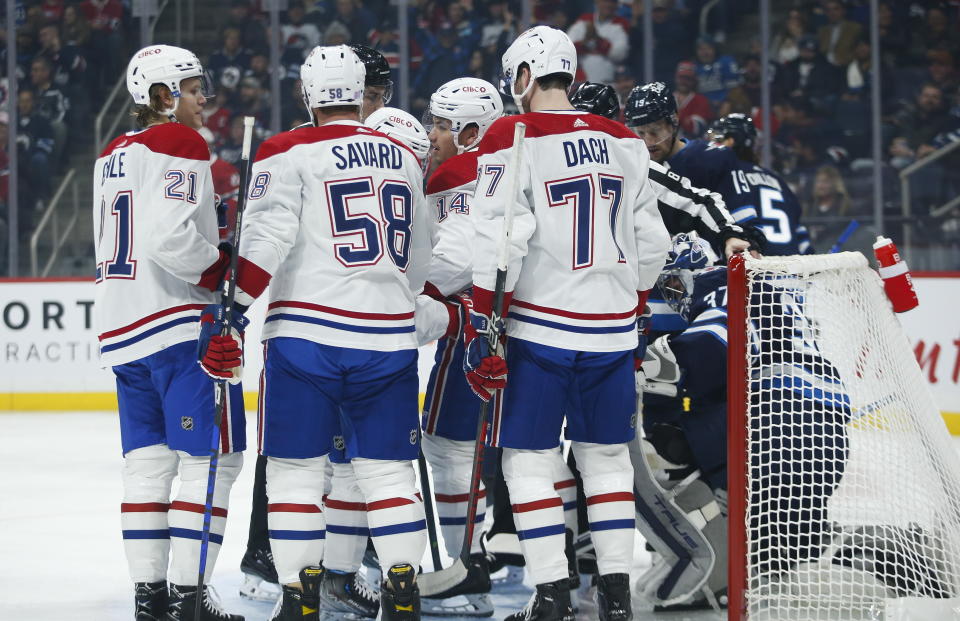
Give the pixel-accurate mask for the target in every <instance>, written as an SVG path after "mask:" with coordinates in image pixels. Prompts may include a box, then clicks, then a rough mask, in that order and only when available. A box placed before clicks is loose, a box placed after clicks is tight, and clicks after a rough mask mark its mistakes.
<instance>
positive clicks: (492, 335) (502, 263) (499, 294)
mask: <svg viewBox="0 0 960 621" xmlns="http://www.w3.org/2000/svg"><path fill="white" fill-rule="evenodd" d="M526 131H527V126H526V125H524V124H523V123H517V124H516V125H515V126H514V128H513V152H512V153H511V154H510V173H511V174H510V179H509V184H510V185H509V186H507V187H508V189H507V204H506V205H505V214H504V218H503V230H502V232H501V235H500V246H499V248H498V249H497V280H496V285H495V286H494V291H493V310H492V311H491V312H490V330H489V333H488V334H487V346H488V347H489V350H490V351H492V352H497V354H498V355H499V354H501V353H502V349H501V347H500V333H499V328H498V326H499V325H500V322H501V317H500V310H501V307H502V306H503V297H504V291H505V289H506V286H507V267H508V264H509V259H510V236H511V235H512V234H513V201H514V200H516V197H517V186H518V184H519V181H520V180H519V178H518V177H519V175H520V172H519V171H520V153H521V151H522V150H523V137H524V135H525V134H526ZM498 394H499V392H498V393H495V394H494V396H493V399H496V398H497V396H498ZM491 400H492V399H491ZM489 418H490V401H484V402H483V404H482V405H481V406H480V416H479V417H478V418H477V436H476V441H475V442H474V445H473V472H472V473H471V475H470V496H469V499H468V501H467V522H466V524H465V525H464V528H463V545H462V547H461V548H460V557H459V558H458V559H456V560H455V561H454V563H453V565H451V566H450V567H447V568H446V569H441V570H440V571H434V572H432V573H429V574H423V575H421V576H419V577H418V578H417V584H419V585H420V595H422V596H424V597H430V596H431V595H436V594H437V593H442V592H443V591H446V590H448V589H450V588H452V587H454V586H456V585H457V584H459V583H460V582H462V581H463V580H464V579H465V578H466V577H467V564H468V563H469V562H470V543H471V541H472V540H473V531H474V529H475V528H476V521H477V501H478V499H479V496H480V478H481V475H482V474H483V452H484V448H485V447H486V443H487V427H488V426H489Z"/></svg>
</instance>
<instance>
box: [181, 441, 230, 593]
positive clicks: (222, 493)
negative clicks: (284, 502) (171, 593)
mask: <svg viewBox="0 0 960 621" xmlns="http://www.w3.org/2000/svg"><path fill="white" fill-rule="evenodd" d="M178 454H179V456H180V489H179V490H177V495H176V497H175V498H174V500H173V502H172V503H170V512H169V514H168V518H169V521H170V582H171V583H173V584H195V583H196V580H197V568H198V567H199V566H200V539H201V536H202V533H203V509H204V505H205V503H206V500H207V479H208V477H209V474H210V458H209V457H193V456H192V455H188V454H186V453H184V452H179V451H178ZM242 466H243V453H225V454H223V455H220V457H219V462H218V464H217V481H216V486H215V487H214V492H213V515H212V516H211V519H210V540H209V547H208V548H207V564H206V568H205V571H204V580H209V579H210V574H211V573H212V572H213V568H214V566H215V565H216V564H217V553H218V552H219V551H220V545H221V544H222V543H223V531H224V530H225V529H226V526H227V505H228V504H229V500H230V489H231V488H232V487H233V482H234V481H236V480H237V476H238V475H239V474H240V468H241V467H242Z"/></svg>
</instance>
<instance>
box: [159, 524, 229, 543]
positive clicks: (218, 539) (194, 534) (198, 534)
mask: <svg viewBox="0 0 960 621" xmlns="http://www.w3.org/2000/svg"><path fill="white" fill-rule="evenodd" d="M170 536H171V537H179V538H180V539H194V540H196V541H200V540H201V539H203V531H201V530H193V529H192V528H173V527H171V528H170ZM210 543H215V544H217V545H221V544H223V535H218V534H217V533H214V532H211V533H210Z"/></svg>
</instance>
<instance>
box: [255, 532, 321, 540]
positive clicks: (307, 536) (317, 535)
mask: <svg viewBox="0 0 960 621" xmlns="http://www.w3.org/2000/svg"><path fill="white" fill-rule="evenodd" d="M268 532H269V534H270V538H271V539H278V540H283V541H316V540H318V539H325V538H326V531H325V530H273V529H271V530H269V531H268Z"/></svg>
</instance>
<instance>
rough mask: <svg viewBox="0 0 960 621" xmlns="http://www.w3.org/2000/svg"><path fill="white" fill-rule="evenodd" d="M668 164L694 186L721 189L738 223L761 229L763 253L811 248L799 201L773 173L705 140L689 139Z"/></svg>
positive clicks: (803, 252)
mask: <svg viewBox="0 0 960 621" xmlns="http://www.w3.org/2000/svg"><path fill="white" fill-rule="evenodd" d="M667 164H669V166H670V170H672V171H674V172H676V173H677V174H679V175H682V176H684V177H687V178H688V179H690V183H691V184H692V185H693V186H695V187H699V188H705V189H707V190H710V191H713V192H717V193H719V194H720V195H721V196H722V197H723V200H724V202H725V203H726V205H727V209H728V210H729V211H730V213H731V214H732V215H733V218H734V220H736V221H737V223H739V224H745V223H747V222H749V223H751V224H753V225H755V226H756V227H758V228H759V229H760V230H761V231H763V233H764V234H765V235H766V236H767V246H766V249H765V254H768V255H790V254H812V253H813V248H812V247H811V245H810V236H809V233H808V232H807V230H806V228H805V227H803V226H802V225H801V224H800V212H801V208H800V202H799V201H798V200H797V197H796V196H795V195H794V194H793V192H792V191H791V190H790V188H789V187H788V186H787V184H786V182H785V181H783V179H782V178H781V177H780V176H779V175H777V174H776V173H774V172H772V171H770V170H767V169H765V168H763V167H761V166H758V165H756V164H752V163H750V162H745V161H743V160H741V159H740V158H738V157H737V156H736V154H734V152H733V150H732V149H728V148H727V147H724V146H719V145H715V144H711V143H709V142H707V141H705V140H689V141H687V142H686V144H685V146H684V147H683V148H682V149H680V151H679V152H678V153H677V154H676V155H674V156H673V157H671V158H670V159H669V160H667Z"/></svg>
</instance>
